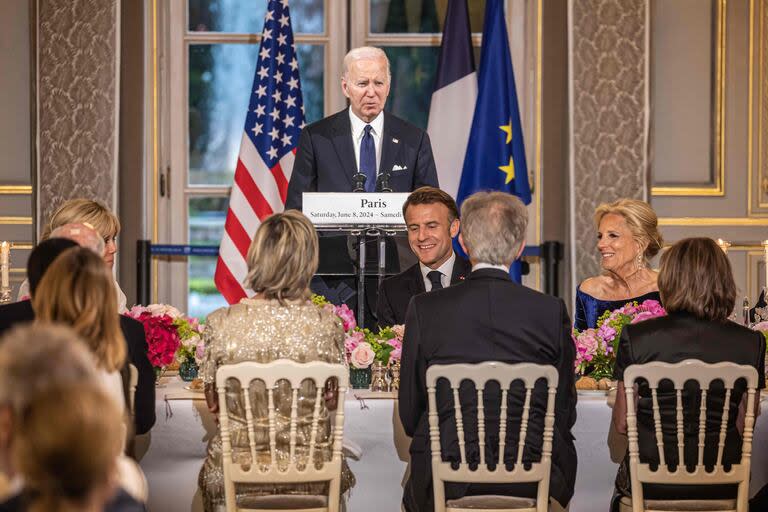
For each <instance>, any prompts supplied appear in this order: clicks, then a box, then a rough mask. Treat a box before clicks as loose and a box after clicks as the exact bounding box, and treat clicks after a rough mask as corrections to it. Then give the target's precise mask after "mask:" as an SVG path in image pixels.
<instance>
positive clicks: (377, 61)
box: [285, 47, 438, 210]
mask: <svg viewBox="0 0 768 512" xmlns="http://www.w3.org/2000/svg"><path fill="white" fill-rule="evenodd" d="M390 80H391V75H390V71H389V59H387V55H386V54H385V53H384V51H382V50H381V49H380V48H373V47H361V48H355V49H353V50H351V51H350V52H349V53H348V54H347V55H346V56H345V57H344V74H343V75H342V77H341V90H342V92H343V93H344V96H346V97H347V98H349V108H345V109H344V110H342V111H341V112H337V113H336V114H333V115H332V116H330V117H326V118H325V119H321V120H320V121H317V122H316V123H313V124H310V125H308V126H307V127H305V128H304V129H303V130H302V132H301V136H300V137H299V145H298V148H297V150H296V160H295V162H294V164H293V172H292V174H291V179H290V182H289V184H288V196H287V198H286V202H285V209H286V210H288V209H291V208H294V209H297V210H300V209H301V204H302V197H301V194H302V193H303V192H352V190H354V188H355V179H354V176H355V175H356V174H357V173H358V172H360V173H361V174H363V175H364V176H365V177H366V179H365V185H364V186H365V191H366V192H374V191H378V190H381V188H382V187H381V185H382V180H381V178H383V177H385V176H386V177H387V178H388V180H387V181H388V185H389V188H391V189H392V190H393V191H394V192H410V191H411V190H414V189H417V188H419V187H421V186H423V185H431V186H433V187H436V186H438V185H437V170H436V169H435V161H434V159H433V157H432V146H431V145H430V143H429V136H428V135H427V133H426V132H425V131H424V130H422V129H421V128H418V127H416V126H414V125H412V124H411V123H409V122H407V121H405V120H403V119H400V118H399V117H396V116H394V115H392V114H390V113H389V112H385V111H384V104H385V103H386V101H387V96H388V95H389V86H390Z"/></svg>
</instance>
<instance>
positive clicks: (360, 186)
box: [352, 172, 368, 192]
mask: <svg viewBox="0 0 768 512" xmlns="http://www.w3.org/2000/svg"><path fill="white" fill-rule="evenodd" d="M352 179H353V180H355V188H354V189H352V192H365V181H366V180H367V179H368V177H367V176H366V175H365V174H363V173H361V172H358V173H357V174H355V175H354V176H352Z"/></svg>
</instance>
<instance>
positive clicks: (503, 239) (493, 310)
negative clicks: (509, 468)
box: [398, 192, 576, 512]
mask: <svg viewBox="0 0 768 512" xmlns="http://www.w3.org/2000/svg"><path fill="white" fill-rule="evenodd" d="M461 224H462V232H461V234H460V235H459V242H460V243H461V245H462V247H463V248H464V250H465V251H466V252H467V254H469V259H470V262H471V263H472V273H471V274H470V275H469V277H468V278H467V279H466V280H465V281H464V282H462V283H459V284H457V285H455V286H451V287H448V288H444V289H442V290H437V291H434V292H431V293H425V294H421V295H416V296H415V297H413V299H411V303H410V305H409V306H408V312H407V314H406V321H405V339H404V340H403V356H402V369H401V371H400V379H401V381H400V391H399V394H398V397H399V407H400V419H401V420H402V422H403V427H404V429H405V432H406V434H407V435H409V436H411V437H412V438H413V441H412V442H411V448H410V453H411V473H410V478H409V480H408V482H407V484H406V486H405V490H404V495H403V504H404V506H405V509H406V510H408V511H409V512H414V511H417V512H425V511H431V510H433V507H434V504H433V494H432V493H433V491H432V468H431V463H430V461H431V453H430V449H429V426H428V422H427V385H426V372H427V368H428V367H429V366H431V365H433V364H455V363H480V362H483V361H500V362H504V363H536V364H542V365H552V366H554V367H556V368H557V369H558V374H559V383H558V388H557V395H556V404H555V428H554V440H553V448H552V470H551V477H550V487H549V493H550V494H549V495H550V497H551V500H550V505H551V507H552V508H551V509H550V510H562V507H566V506H567V505H568V502H569V501H570V499H571V496H572V495H573V487H574V483H575V480H576V449H575V446H574V443H573V436H572V435H571V428H572V427H573V424H574V423H575V421H576V388H575V385H574V372H573V363H574V358H575V349H574V345H573V341H572V340H571V321H570V319H569V318H568V312H567V311H566V309H565V304H564V303H563V301H562V300H561V299H559V298H556V297H552V296H549V295H544V294H542V293H539V292H536V291H534V290H531V289H529V288H526V287H524V286H522V285H519V284H517V283H515V282H513V281H512V280H511V279H510V277H509V267H510V265H511V264H512V262H513V261H514V260H515V259H517V258H518V257H519V256H520V254H521V253H522V250H523V246H524V245H525V230H526V226H527V224H528V217H527V212H526V209H525V206H524V205H523V203H522V202H521V201H520V200H518V199H517V198H516V197H513V196H511V195H509V194H505V193H503V192H479V193H477V194H474V195H472V196H471V197H469V198H468V199H467V200H466V201H465V202H464V203H463V205H462V207H461ZM538 387H539V386H537V389H538ZM543 389H544V388H543V386H542V390H543ZM437 391H438V414H439V416H440V418H441V426H440V429H441V432H444V433H445V435H441V437H442V446H443V451H442V455H443V460H459V455H458V440H457V434H456V432H455V427H451V428H449V425H453V419H452V415H453V404H452V402H453V401H452V400H450V399H449V400H444V399H441V397H445V393H446V392H449V390H448V389H447V388H442V387H441V386H438V390H437ZM465 391H469V390H464V389H462V403H463V404H465V403H468V402H469V403H474V402H475V397H474V392H472V393H465ZM520 391H521V390H520V388H514V387H513V391H511V392H510V398H509V403H510V404H512V405H518V406H516V407H512V408H511V409H510V414H512V411H519V410H520V407H519V404H520V403H522V394H521V393H520ZM465 395H466V396H465ZM499 395H500V392H499V388H498V386H496V388H495V389H492V388H487V389H486V399H485V407H486V409H485V411H486V426H487V428H486V447H488V446H495V445H496V444H498V442H497V441H494V439H497V438H498V430H499V426H498V421H499V420H498V418H499V413H498V411H499V408H500V396H499ZM518 395H519V396H518ZM537 396H538V398H537V399H535V400H532V404H531V415H532V417H541V416H543V414H544V410H545V405H546V401H545V397H543V396H541V395H539V394H538V393H534V397H537ZM494 415H495V426H493V425H494V423H493V420H494ZM508 421H509V423H510V426H508V428H507V440H506V446H507V453H508V455H507V457H506V458H505V461H511V462H514V460H515V459H514V458H513V457H514V456H515V455H516V453H515V452H516V450H517V440H516V436H517V430H516V429H515V428H512V426H514V425H515V423H516V422H517V423H518V424H519V418H515V417H510V418H509V420H508ZM532 427H537V428H532ZM542 428H543V427H542V425H541V424H540V423H535V424H534V425H529V430H528V435H527V438H526V454H527V455H526V456H525V457H524V458H523V460H524V461H525V460H526V459H528V460H538V459H537V455H538V454H540V453H541V452H540V447H541V443H542ZM464 429H465V439H466V440H467V442H468V448H467V453H473V452H474V454H475V456H477V453H476V452H477V429H476V422H473V421H469V422H465V423H464ZM539 456H540V455H539ZM529 457H530V459H529ZM535 493H536V486H535V485H532V484H520V485H514V486H508V485H503V484H447V485H446V497H447V498H449V499H456V498H459V497H462V496H468V495H477V494H496V495H512V496H524V497H535V496H536V494H535Z"/></svg>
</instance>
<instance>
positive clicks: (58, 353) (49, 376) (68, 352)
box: [0, 323, 98, 414]
mask: <svg viewBox="0 0 768 512" xmlns="http://www.w3.org/2000/svg"><path fill="white" fill-rule="evenodd" d="M0 346H1V347H2V350H0V406H10V407H11V409H12V411H13V413H14V414H18V413H19V412H20V411H21V410H23V409H24V408H25V407H27V405H28V404H29V402H30V401H31V399H32V397H34V396H35V395H36V394H37V393H40V392H43V391H45V390H48V389H51V388H54V387H59V386H61V385H63V384H73V383H81V382H94V383H95V382H97V379H98V378H97V376H96V366H95V362H94V359H93V356H92V355H91V353H90V352H89V350H88V347H86V346H85V343H83V342H82V341H81V340H80V338H79V337H78V336H77V334H75V332H74V331H73V330H72V329H70V328H68V327H64V326H60V325H58V326H57V325H51V324H39V323H37V324H33V325H25V326H21V327H16V328H14V329H12V330H10V331H8V333H7V334H6V335H5V336H3V337H2V338H0Z"/></svg>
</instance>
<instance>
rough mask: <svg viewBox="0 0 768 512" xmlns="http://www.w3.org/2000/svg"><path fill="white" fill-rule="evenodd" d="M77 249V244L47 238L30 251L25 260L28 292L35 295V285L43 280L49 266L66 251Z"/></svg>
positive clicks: (60, 239)
mask: <svg viewBox="0 0 768 512" xmlns="http://www.w3.org/2000/svg"><path fill="white" fill-rule="evenodd" d="M72 247H77V243H76V242H73V241H72V240H69V239H66V238H49V239H48V240H43V241H42V242H40V243H39V244H37V246H36V247H35V248H34V249H32V252H31V253H30V254H29V259H28V260H27V279H29V291H30V293H31V294H32V295H34V294H35V290H36V289H37V285H38V284H40V280H41V279H42V278H43V274H45V271H46V270H48V267H50V266H51V263H53V261H54V260H55V259H56V258H57V257H58V256H59V254H61V253H63V252H64V251H66V250H67V249H70V248H72Z"/></svg>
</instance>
